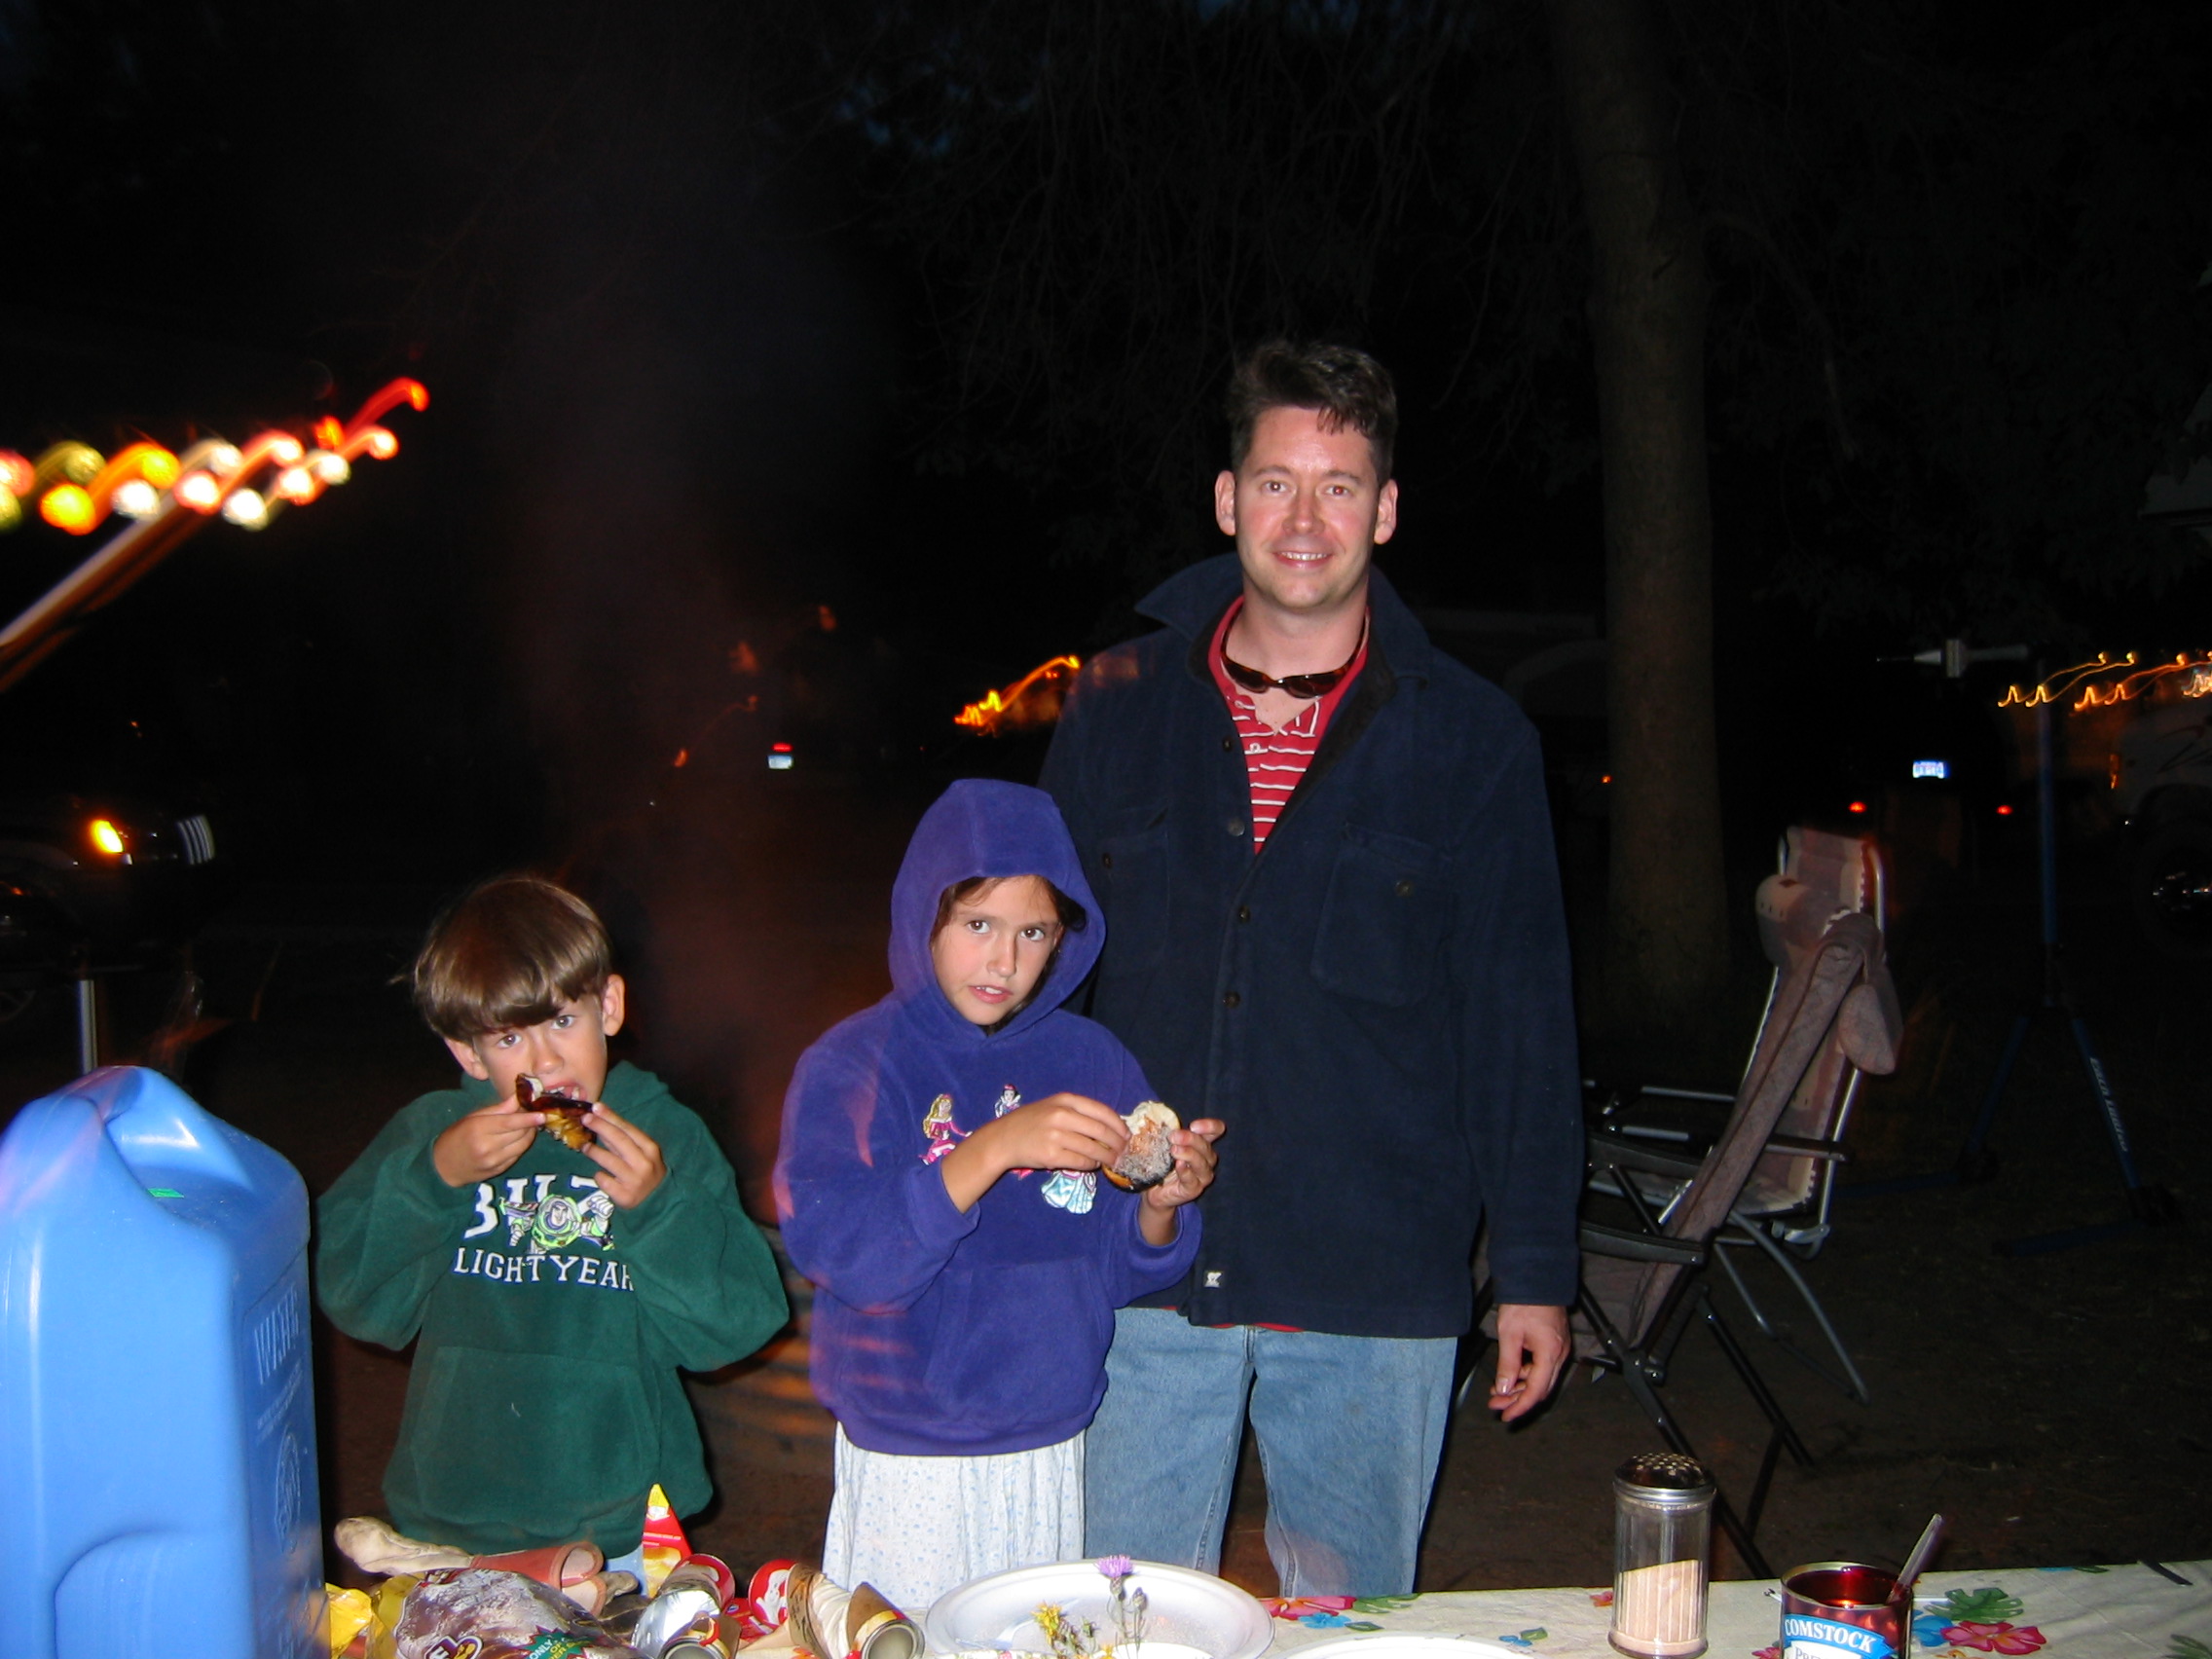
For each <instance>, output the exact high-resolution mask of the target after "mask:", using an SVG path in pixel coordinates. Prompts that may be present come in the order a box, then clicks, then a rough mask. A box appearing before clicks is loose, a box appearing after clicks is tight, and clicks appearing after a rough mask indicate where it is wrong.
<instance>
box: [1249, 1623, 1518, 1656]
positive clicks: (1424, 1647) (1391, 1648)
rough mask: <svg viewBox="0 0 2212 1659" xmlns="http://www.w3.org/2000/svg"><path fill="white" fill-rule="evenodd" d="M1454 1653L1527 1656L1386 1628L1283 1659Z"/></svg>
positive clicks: (1481, 1644)
mask: <svg viewBox="0 0 2212 1659" xmlns="http://www.w3.org/2000/svg"><path fill="white" fill-rule="evenodd" d="M1455 1654H1456V1655H1459V1656H1460V1659H1473V1656H1474V1655H1476V1654H1481V1655H1484V1656H1485V1659H1530V1655H1529V1653H1528V1652H1527V1651H1526V1650H1521V1651H1516V1650H1515V1649H1513V1648H1510V1647H1503V1646H1500V1645H1499V1644H1498V1643H1496V1642H1494V1641H1475V1640H1474V1639H1473V1638H1472V1637H1465V1636H1443V1635H1423V1634H1420V1633H1417V1632H1414V1631H1388V1630H1383V1631H1371V1632H1370V1633H1368V1634H1367V1635H1365V1636H1335V1637H1331V1638H1330V1639H1329V1640H1328V1641H1315V1642H1310V1643H1308V1644H1306V1645H1304V1646H1301V1647H1299V1648H1297V1649H1296V1650H1295V1651H1294V1652H1293V1653H1292V1654H1289V1655H1286V1656H1285V1659H1453V1656H1454V1655H1455Z"/></svg>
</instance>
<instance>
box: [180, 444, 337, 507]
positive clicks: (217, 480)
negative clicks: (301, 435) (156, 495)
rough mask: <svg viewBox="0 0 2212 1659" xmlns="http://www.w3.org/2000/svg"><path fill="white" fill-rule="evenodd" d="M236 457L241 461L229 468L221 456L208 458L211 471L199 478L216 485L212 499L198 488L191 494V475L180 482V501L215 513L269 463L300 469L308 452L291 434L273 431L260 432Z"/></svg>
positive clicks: (206, 492) (202, 489)
mask: <svg viewBox="0 0 2212 1659" xmlns="http://www.w3.org/2000/svg"><path fill="white" fill-rule="evenodd" d="M235 453H236V454H237V456H238V460H237V461H235V462H233V463H232V464H230V465H228V466H226V465H224V464H223V458H222V457H220V456H217V455H210V456H209V457H208V461H209V462H210V463H211V465H210V469H209V471H208V472H206V473H203V474H200V475H199V476H202V477H207V478H210V479H211V480H212V482H213V483H214V485H215V489H214V491H213V493H212V495H210V493H209V492H208V491H207V490H206V489H204V488H203V487H198V486H195V487H194V488H193V489H191V490H190V491H189V493H188V492H187V489H186V486H187V485H189V484H192V482H193V475H190V474H188V475H187V476H186V477H183V478H180V479H178V480H177V486H176V498H177V499H178V500H180V501H182V502H183V503H184V504H185V505H186V506H188V507H190V508H192V510H193V511H194V512H200V513H213V512H214V511H216V510H217V509H218V508H219V507H221V506H222V504H223V503H224V502H225V501H226V500H228V499H229V498H230V497H231V496H232V495H233V494H234V493H236V492H237V491H240V490H242V489H243V488H245V484H246V481H247V480H248V479H249V478H251V477H252V476H253V474H254V473H256V472H258V471H259V470H260V469H261V467H262V466H263V465H264V464H265V463H266V462H269V461H275V462H276V464H277V465H279V466H292V465H296V464H297V463H298V462H299V461H300V460H301V458H303V457H304V456H305V455H306V454H307V453H308V452H307V450H306V448H305V446H303V445H302V444H301V442H300V440H299V439H297V438H295V437H293V436H292V434H291V433H289V432H282V431H277V430H275V429H271V430H269V431H266V432H256V433H255V434H254V435H253V436H252V437H251V438H249V439H248V440H247V441H246V445H245V448H243V449H241V450H239V451H237V452H235Z"/></svg>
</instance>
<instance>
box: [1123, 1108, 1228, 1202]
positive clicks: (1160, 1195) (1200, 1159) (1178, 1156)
mask: <svg viewBox="0 0 2212 1659" xmlns="http://www.w3.org/2000/svg"><path fill="white" fill-rule="evenodd" d="M1228 1127H1229V1125H1228V1124H1225V1123H1223V1122H1222V1121H1221V1120H1220V1119H1219V1118H1199V1119H1198V1120H1196V1121H1195V1122H1194V1123H1193V1124H1191V1126H1190V1127H1189V1128H1187V1129H1177V1130H1176V1131H1175V1132H1174V1133H1172V1134H1170V1135H1169V1136H1168V1137H1167V1144H1168V1145H1169V1146H1171V1147H1173V1148H1174V1149H1175V1167H1174V1168H1173V1169H1171V1170H1169V1171H1168V1172H1167V1179H1166V1180H1164V1181H1162V1182H1161V1183H1160V1185H1159V1186H1157V1187H1153V1188H1150V1189H1148V1190H1147V1191H1146V1193H1145V1195H1144V1201H1145V1202H1146V1203H1148V1204H1150V1205H1152V1207H1153V1208H1155V1209H1163V1210H1171V1209H1176V1208H1179V1207H1180V1206H1182V1205H1184V1204H1187V1203H1189V1202H1190V1201H1191V1200H1192V1199H1193V1198H1197V1197H1198V1195H1199V1194H1200V1193H1202V1192H1204V1191H1205V1190H1206V1189H1207V1188H1208V1187H1210V1186H1212V1185H1213V1166H1214V1155H1213V1143H1214V1142H1215V1141H1217V1140H1219V1139H1221V1136H1222V1131H1223V1130H1225V1129H1226V1128H1228Z"/></svg>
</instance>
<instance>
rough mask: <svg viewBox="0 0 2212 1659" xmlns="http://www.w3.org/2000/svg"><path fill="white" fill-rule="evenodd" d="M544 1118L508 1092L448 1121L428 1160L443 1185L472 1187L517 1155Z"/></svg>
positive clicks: (500, 1170)
mask: <svg viewBox="0 0 2212 1659" xmlns="http://www.w3.org/2000/svg"><path fill="white" fill-rule="evenodd" d="M544 1122H545V1114H544V1113H542V1112H525V1111H524V1110H523V1109H522V1108H521V1107H519V1106H517V1105H516V1104H515V1097H514V1096H513V1095H511V1094H510V1095H508V1096H507V1097H506V1098H505V1099H504V1100H501V1101H499V1102H498V1104H497V1105H493V1106H482V1107H479V1108H478V1109H477V1110H475V1111H473V1112H471V1113H469V1114H468V1116H467V1117H465V1118H462V1119H460V1120H459V1121H457V1122H455V1123H453V1124H448V1125H447V1127H446V1131H445V1133H443V1134H441V1135H440V1136H438V1138H437V1140H436V1141H435V1142H434V1143H432V1145H431V1148H430V1162H431V1164H432V1166H433V1167H435V1168H436V1170H437V1172H438V1179H439V1180H441V1181H443V1182H444V1183H445V1184H446V1185H447V1186H449V1187H473V1186H475V1185H476V1183H477V1182H479V1181H489V1180H490V1179H491V1178H492V1177H493V1176H495V1175H498V1174H499V1173H501V1172H502V1171H503V1170H505V1169H506V1168H507V1166H508V1165H509V1164H511V1163H513V1162H514V1161H515V1160H516V1159H518V1158H520V1157H521V1156H522V1155H523V1153H524V1152H525V1151H526V1150H528V1148H529V1146H530V1141H531V1137H532V1136H533V1135H535V1134H536V1133H537V1127H538V1125H539V1124H542V1123H544Z"/></svg>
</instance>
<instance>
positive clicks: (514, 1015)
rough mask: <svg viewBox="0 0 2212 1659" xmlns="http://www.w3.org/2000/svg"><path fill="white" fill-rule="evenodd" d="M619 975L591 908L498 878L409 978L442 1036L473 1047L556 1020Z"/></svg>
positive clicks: (536, 883) (547, 889)
mask: <svg viewBox="0 0 2212 1659" xmlns="http://www.w3.org/2000/svg"><path fill="white" fill-rule="evenodd" d="M613 971H614V964H613V951H612V949H611V948H610V947H609V946H608V942H607V930H606V928H604V927H602V926H601V925H600V920H599V917H598V916H597V915H595V914H593V912H592V907H591V906H590V905H589V904H587V903H584V902H583V901H582V900H581V899H578V898H577V897H576V896H575V895H574V894H573V893H571V892H570V891H569V890H568V889H567V888H565V887H557V886H555V885H554V884H553V883H552V882H550V881H547V880H545V879H544V878H543V877H542V876H535V875H501V876H495V877H494V878H493V879H492V880H490V881H487V882H485V883H484V884H483V885H481V886H479V887H475V888H472V889H470V890H469V891H468V892H467V893H464V894H463V895H461V898H460V899H458V900H457V901H455V902H454V903H453V904H451V905H450V906H448V907H447V909H446V911H445V913H444V914H443V915H441V916H439V917H438V919H437V920H436V921H435V922H432V923H431V924H430V933H429V937H428V938H427V939H425V940H424V941H423V948H422V950H421V952H420V953H418V954H417V956H416V958H415V967H414V970H413V972H412V973H411V974H410V975H409V979H410V980H411V982H412V984H413V987H414V991H415V1006H416V1007H417V1008H418V1009H420V1010H422V1013H423V1018H424V1020H425V1021H427V1022H428V1024H429V1027H430V1029H431V1030H432V1031H435V1032H436V1033H437V1034H438V1035H439V1036H440V1037H450V1038H452V1039H453V1040H454V1041H455V1042H457V1043H466V1042H468V1041H470V1040H471V1039H473V1038H477V1037H481V1036H483V1035H484V1034H485V1033H486V1032H488V1031H507V1030H512V1029H514V1028H516V1027H518V1026H524V1025H536V1024H539V1023H541V1022H542V1021H545V1020H548V1019H551V1018H552V1017H553V1016H554V1015H555V1014H558V1013H559V1012H560V1011H561V1008H562V1005H564V1004H566V1003H571V1002H578V1001H581V1000H582V999H583V998H585V997H591V996H597V995H599V993H600V992H602V991H604V990H605V989H607V981H608V976H609V975H611V974H612V973H613Z"/></svg>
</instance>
